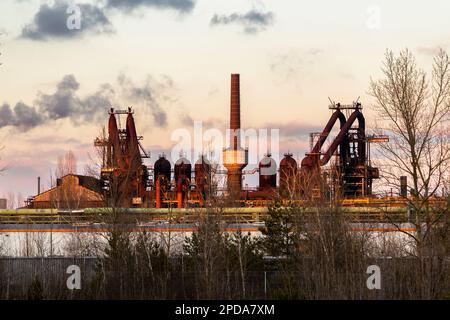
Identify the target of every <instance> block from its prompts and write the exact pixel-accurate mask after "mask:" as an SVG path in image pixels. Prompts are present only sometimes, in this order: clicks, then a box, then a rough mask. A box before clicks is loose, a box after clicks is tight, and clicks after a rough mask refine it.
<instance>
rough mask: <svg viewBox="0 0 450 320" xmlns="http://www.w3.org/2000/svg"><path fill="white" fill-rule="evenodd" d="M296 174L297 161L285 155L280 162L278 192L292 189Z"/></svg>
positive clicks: (289, 154) (290, 155)
mask: <svg viewBox="0 0 450 320" xmlns="http://www.w3.org/2000/svg"><path fill="white" fill-rule="evenodd" d="M297 173H298V165H297V161H295V159H294V158H292V154H291V153H286V154H285V155H284V158H283V159H282V160H281V161H280V191H281V192H284V191H285V190H289V189H293V188H294V186H295V181H296V177H297Z"/></svg>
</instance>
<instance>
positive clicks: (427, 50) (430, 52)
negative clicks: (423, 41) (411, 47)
mask: <svg viewBox="0 0 450 320" xmlns="http://www.w3.org/2000/svg"><path fill="white" fill-rule="evenodd" d="M443 47H445V46H434V47H426V46H420V47H417V48H416V51H417V52H418V53H419V54H423V55H426V56H435V55H437V54H438V53H439V51H440V50H441V49H443Z"/></svg>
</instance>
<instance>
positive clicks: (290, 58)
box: [270, 48, 323, 82]
mask: <svg viewBox="0 0 450 320" xmlns="http://www.w3.org/2000/svg"><path fill="white" fill-rule="evenodd" d="M322 53H323V50H322V49H319V48H312V49H308V50H300V49H291V50H290V51H288V52H286V53H281V54H278V55H276V56H275V57H273V58H272V63H271V65H270V70H271V71H272V72H273V73H275V74H276V75H277V76H279V77H280V80H281V81H280V82H285V81H288V80H292V79H294V78H297V77H298V76H299V75H300V74H302V73H303V74H304V73H305V72H306V70H305V69H307V67H309V66H311V65H313V64H314V62H315V61H316V59H317V58H318V57H319V56H320V55H321V54H322Z"/></svg>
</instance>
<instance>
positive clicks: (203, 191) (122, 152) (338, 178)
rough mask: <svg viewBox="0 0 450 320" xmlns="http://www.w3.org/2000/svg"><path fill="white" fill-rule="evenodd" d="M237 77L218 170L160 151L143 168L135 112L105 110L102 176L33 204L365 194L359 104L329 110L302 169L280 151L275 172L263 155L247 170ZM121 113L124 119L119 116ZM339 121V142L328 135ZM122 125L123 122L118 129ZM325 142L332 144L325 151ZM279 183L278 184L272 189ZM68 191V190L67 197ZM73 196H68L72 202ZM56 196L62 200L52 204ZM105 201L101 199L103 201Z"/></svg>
mask: <svg viewBox="0 0 450 320" xmlns="http://www.w3.org/2000/svg"><path fill="white" fill-rule="evenodd" d="M240 80H241V79H240V75H239V74H232V75H231V90H230V118H229V119H230V125H229V129H230V130H229V134H230V136H229V137H228V138H229V141H230V146H229V147H227V148H225V149H224V150H223V167H224V168H225V169H226V170H223V169H218V168H217V166H212V165H211V163H210V162H209V160H208V159H207V158H206V157H205V156H204V155H202V156H201V157H200V158H199V159H198V160H197V161H196V162H195V163H194V165H192V164H191V162H190V161H189V160H188V159H186V158H185V157H182V156H180V158H179V159H177V160H175V159H174V162H175V163H174V165H173V167H172V164H171V163H170V161H169V160H168V159H166V157H165V155H164V154H162V155H160V156H159V158H158V159H157V160H156V162H155V164H154V165H153V166H147V165H145V164H144V161H143V159H145V158H148V157H149V156H148V155H147V154H146V152H145V151H144V148H143V147H142V146H141V142H140V141H141V140H142V137H141V136H138V135H137V130H136V125H135V121H134V117H133V110H132V109H131V108H128V110H115V109H112V108H111V109H110V111H109V120H108V133H107V136H105V137H101V138H97V139H96V140H95V142H94V145H95V146H96V147H98V148H100V150H101V154H102V158H103V163H102V168H101V172H100V176H101V179H100V180H96V179H94V178H90V177H84V176H77V175H69V176H66V177H63V178H61V179H60V181H59V182H58V186H56V187H55V188H52V189H50V190H48V191H46V192H44V193H42V194H38V195H37V196H36V197H35V198H34V199H33V201H32V202H31V204H30V206H31V207H33V208H48V207H54V206H59V207H62V206H64V205H65V204H64V201H63V200H64V197H66V198H67V196H65V192H66V191H65V190H66V189H71V190H77V193H78V194H79V195H80V196H77V197H78V198H77V197H75V198H76V199H69V200H68V201H66V202H67V206H69V207H71V208H72V207H73V208H75V207H95V206H100V204H102V205H103V204H106V205H107V206H116V207H127V208H128V207H140V208H151V207H156V208H170V207H172V208H186V207H204V206H207V205H209V204H211V202H210V200H211V199H212V196H213V195H220V196H221V197H224V198H228V199H229V200H230V201H228V202H227V203H228V204H227V205H230V206H267V205H268V204H270V203H273V201H280V200H281V201H284V200H289V201H291V200H295V201H297V200H304V199H310V198H314V197H317V198H320V197H325V198H328V199H343V198H346V199H348V198H350V199H352V198H361V197H369V196H371V193H372V182H373V180H374V179H377V178H378V177H379V174H378V169H377V168H374V167H372V166H371V164H370V159H368V157H367V155H368V154H370V149H369V148H370V142H376V141H378V140H379V139H372V140H371V138H368V137H366V133H365V119H364V116H363V114H362V106H361V104H360V103H359V102H356V103H353V104H351V105H341V104H339V103H337V104H335V103H332V105H330V106H329V109H330V110H331V112H332V115H331V117H330V119H329V121H328V123H327V124H326V126H325V128H324V130H323V131H322V132H321V133H320V135H319V136H318V139H317V141H315V144H314V141H312V144H311V149H310V150H309V152H307V153H306V155H305V157H304V158H303V160H302V161H301V162H300V164H299V163H298V162H297V161H296V160H295V159H294V158H293V157H292V154H291V153H285V154H284V157H283V159H282V160H281V161H280V163H279V166H278V167H277V163H276V161H275V160H274V159H273V158H272V157H271V155H270V154H269V153H268V154H266V155H265V156H264V157H263V158H262V159H261V160H260V162H259V164H258V167H257V168H256V169H254V170H249V171H245V170H244V169H245V168H246V166H247V164H248V150H247V149H245V148H243V147H242V146H241V114H240V112H241V92H240ZM121 116H125V117H126V119H125V121H122V122H121V121H120V117H121ZM338 122H339V128H338V129H339V131H338V134H337V136H336V137H334V138H331V137H330V133H331V131H332V130H333V128H334V127H335V125H336V124H337V123H338ZM121 123H125V126H124V127H123V128H121V127H120V124H121ZM327 139H329V140H331V141H330V143H329V144H328V145H327V148H325V142H326V141H327ZM255 173H258V178H259V186H258V188H253V189H252V188H244V187H243V185H242V181H243V178H244V176H245V175H248V174H255ZM218 175H222V176H223V177H226V183H225V188H223V189H220V188H219V187H218V186H217V181H216V179H214V178H213V176H218ZM277 180H278V181H279V182H278V185H277ZM66 193H67V192H66ZM71 196H72V195H70V197H71ZM53 199H59V200H57V201H56V203H54V200H53ZM102 199H106V202H102V201H103V200H102Z"/></svg>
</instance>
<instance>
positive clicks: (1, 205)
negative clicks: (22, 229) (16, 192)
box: [0, 198, 8, 209]
mask: <svg viewBox="0 0 450 320" xmlns="http://www.w3.org/2000/svg"><path fill="white" fill-rule="evenodd" d="M7 204H8V202H7V201H6V199H5V198H1V199H0V209H6V206H7Z"/></svg>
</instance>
